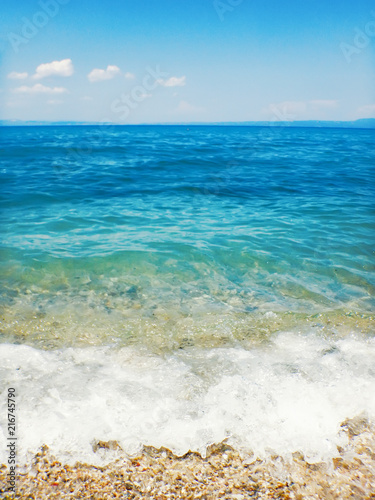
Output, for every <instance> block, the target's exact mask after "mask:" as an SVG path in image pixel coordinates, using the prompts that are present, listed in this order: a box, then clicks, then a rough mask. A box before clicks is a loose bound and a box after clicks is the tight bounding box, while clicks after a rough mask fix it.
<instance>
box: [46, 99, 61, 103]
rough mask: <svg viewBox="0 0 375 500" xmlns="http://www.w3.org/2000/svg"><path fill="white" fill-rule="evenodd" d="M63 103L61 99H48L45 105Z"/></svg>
mask: <svg viewBox="0 0 375 500" xmlns="http://www.w3.org/2000/svg"><path fill="white" fill-rule="evenodd" d="M63 102H64V101H62V100H61V99H49V100H48V101H47V104H62V103H63Z"/></svg>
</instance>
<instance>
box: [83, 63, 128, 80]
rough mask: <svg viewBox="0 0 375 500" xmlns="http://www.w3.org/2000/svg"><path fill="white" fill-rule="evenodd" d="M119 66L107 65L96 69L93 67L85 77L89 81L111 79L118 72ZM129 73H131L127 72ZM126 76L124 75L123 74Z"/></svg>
mask: <svg viewBox="0 0 375 500" xmlns="http://www.w3.org/2000/svg"><path fill="white" fill-rule="evenodd" d="M120 72H121V71H120V68H119V67H118V66H114V65H112V66H111V65H108V66H107V69H98V68H95V69H93V70H92V71H90V73H89V74H88V75H87V78H88V79H89V81H90V82H101V81H104V80H112V78H114V77H115V76H117V75H118V74H119V73H120ZM127 74H128V75H130V74H131V73H127ZM125 77H126V75H125Z"/></svg>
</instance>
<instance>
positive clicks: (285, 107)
mask: <svg viewBox="0 0 375 500" xmlns="http://www.w3.org/2000/svg"><path fill="white" fill-rule="evenodd" d="M338 104H339V101H338V100H336V99H313V100H310V101H282V102H279V103H276V104H275V103H273V104H269V106H268V107H267V108H264V109H263V110H262V113H263V114H265V115H268V117H271V118H270V119H271V121H293V120H296V119H308V118H306V116H301V115H304V114H305V113H311V112H316V111H323V110H325V109H326V110H327V109H333V108H336V107H337V106H338Z"/></svg>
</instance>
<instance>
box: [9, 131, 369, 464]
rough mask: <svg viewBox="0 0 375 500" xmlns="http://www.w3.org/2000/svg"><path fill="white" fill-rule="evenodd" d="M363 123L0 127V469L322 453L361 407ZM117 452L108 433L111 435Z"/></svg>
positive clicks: (318, 457) (364, 403)
mask: <svg viewBox="0 0 375 500" xmlns="http://www.w3.org/2000/svg"><path fill="white" fill-rule="evenodd" d="M374 153H375V130H364V129H363V130H362V129H332V128H293V127H290V126H288V124H286V125H285V126H282V124H279V126H275V127H272V126H271V127H246V126H242V127H236V126H203V125H202V126H182V125H181V126H156V125H155V126H146V125H145V126H111V125H105V124H103V125H97V126H29V127H19V126H13V127H1V128H0V207H1V208H0V210H1V214H0V215H1V225H0V284H1V292H0V293H1V295H0V308H1V311H0V312H1V316H0V318H1V327H0V328H1V330H0V463H6V460H7V457H8V450H7V443H8V441H7V440H8V438H9V436H8V411H7V404H8V403H7V397H8V389H9V388H11V389H14V390H15V400H16V403H15V404H16V409H15V413H14V415H15V419H16V437H17V460H18V462H19V463H20V464H21V463H25V462H27V460H29V459H30V457H31V456H33V454H35V453H36V452H37V451H38V450H39V449H40V447H41V446H43V445H47V446H48V447H49V449H50V451H51V453H53V454H54V456H56V457H57V458H58V459H61V460H65V461H67V462H69V461H71V462H75V461H76V460H80V461H85V462H87V463H92V464H95V463H99V462H100V463H102V462H103V461H104V462H105V461H107V462H108V461H110V460H112V459H113V456H114V455H113V454H114V453H115V451H111V450H105V451H103V450H102V451H98V450H97V448H98V447H97V446H96V445H95V443H98V442H110V441H112V442H116V443H117V444H118V446H119V447H120V448H121V449H122V450H123V452H124V453H126V454H128V455H132V454H136V453H138V452H139V451H140V450H142V447H144V446H153V447H156V448H160V447H165V448H168V449H170V450H171V451H173V453H175V454H176V455H178V456H182V455H183V454H185V453H186V452H188V451H189V450H191V451H196V452H198V453H200V454H201V455H202V456H205V454H206V452H207V449H208V447H209V446H211V445H212V444H214V443H221V442H223V441H224V442H225V443H227V444H228V445H230V446H232V447H234V448H235V449H237V450H240V451H241V453H244V454H246V453H247V454H253V455H255V456H257V457H261V458H262V457H267V456H272V455H274V454H276V455H281V456H283V457H288V456H291V454H293V453H295V452H297V451H298V452H300V453H302V454H303V455H304V456H305V457H307V458H308V460H310V461H322V460H327V461H328V460H330V459H331V458H332V457H335V456H336V455H337V453H338V451H337V450H338V447H340V446H343V445H345V443H347V440H348V436H347V433H345V432H343V427H342V425H343V422H345V421H347V419H353V418H357V417H359V418H362V419H367V421H369V422H371V421H372V422H374V419H375V335H374V333H375V329H374V307H375V272H374V271H375V255H374V250H375V206H374V201H375V161H374V159H375V154H374ZM116 446H117V445H116Z"/></svg>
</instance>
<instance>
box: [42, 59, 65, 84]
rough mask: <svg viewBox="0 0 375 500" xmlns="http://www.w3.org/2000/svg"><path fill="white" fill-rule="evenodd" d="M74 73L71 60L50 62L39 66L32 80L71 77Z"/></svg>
mask: <svg viewBox="0 0 375 500" xmlns="http://www.w3.org/2000/svg"><path fill="white" fill-rule="evenodd" d="M73 72H74V68H73V64H72V60H71V59H63V60H61V61H52V62H50V63H45V64H39V66H38V67H37V68H36V70H35V75H34V76H33V78H35V79H36V80H40V79H41V78H46V77H47V76H71V75H72V74H73Z"/></svg>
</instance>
